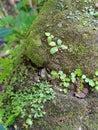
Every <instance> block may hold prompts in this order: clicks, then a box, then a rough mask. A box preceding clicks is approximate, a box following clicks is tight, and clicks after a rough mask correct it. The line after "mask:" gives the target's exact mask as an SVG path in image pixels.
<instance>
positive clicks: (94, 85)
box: [71, 69, 98, 91]
mask: <svg viewBox="0 0 98 130" xmlns="http://www.w3.org/2000/svg"><path fill="white" fill-rule="evenodd" d="M76 77H79V79H80V82H81V88H83V87H84V86H83V84H84V83H87V84H88V85H89V86H90V87H92V88H95V89H96V90H97V91H98V81H97V80H98V79H97V77H98V70H96V71H95V73H94V75H93V78H92V79H90V78H88V77H87V76H86V75H84V74H83V72H82V70H81V69H76V70H75V71H74V72H72V73H71V81H72V82H73V83H75V82H76Z"/></svg>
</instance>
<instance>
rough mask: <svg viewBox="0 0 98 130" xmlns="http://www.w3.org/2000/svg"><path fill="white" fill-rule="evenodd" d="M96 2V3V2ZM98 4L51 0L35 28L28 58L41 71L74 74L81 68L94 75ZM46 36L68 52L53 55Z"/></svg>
mask: <svg viewBox="0 0 98 130" xmlns="http://www.w3.org/2000/svg"><path fill="white" fill-rule="evenodd" d="M95 1H96V0H95ZM95 1H94V0H92V1H88V2H87V1H85V0H82V1H77V0H74V1H73V0H69V1H68V0H64V1H63V2H60V0H49V1H48V2H46V3H45V5H44V7H43V9H42V11H41V13H40V15H39V16H38V17H37V18H36V20H35V22H34V23H33V24H32V26H31V28H30V30H29V32H28V35H27V40H26V46H25V55H26V56H27V57H28V58H29V59H30V60H31V61H32V63H33V64H35V65H37V66H38V67H42V66H46V67H48V68H50V69H57V70H58V69H59V70H61V69H62V70H63V71H66V72H68V73H69V72H71V71H72V70H74V69H76V68H81V69H82V70H83V71H84V73H86V74H88V75H92V73H94V71H95V70H96V69H98V10H97V8H96V6H95ZM45 32H49V33H51V34H52V35H53V36H54V38H53V41H55V42H56V41H57V40H58V39H61V40H62V42H63V43H62V44H63V45H67V46H68V49H66V50H61V49H59V50H58V52H56V53H55V54H53V55H51V54H50V49H51V47H50V46H49V45H48V43H47V37H46V36H45Z"/></svg>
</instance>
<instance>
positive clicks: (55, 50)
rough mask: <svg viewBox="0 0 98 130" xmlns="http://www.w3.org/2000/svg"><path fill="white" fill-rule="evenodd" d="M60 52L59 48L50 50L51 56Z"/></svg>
mask: <svg viewBox="0 0 98 130" xmlns="http://www.w3.org/2000/svg"><path fill="white" fill-rule="evenodd" d="M57 51H58V48H57V47H53V48H51V49H50V54H54V53H56V52H57Z"/></svg>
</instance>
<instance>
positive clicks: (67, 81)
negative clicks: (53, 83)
mask: <svg viewBox="0 0 98 130" xmlns="http://www.w3.org/2000/svg"><path fill="white" fill-rule="evenodd" d="M51 75H52V77H53V78H58V79H60V86H63V87H64V89H63V92H64V93H67V89H68V87H69V85H70V81H71V80H70V78H68V77H67V75H66V74H64V73H63V71H59V72H56V71H55V70H52V71H51Z"/></svg>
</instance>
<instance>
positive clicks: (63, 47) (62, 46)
mask: <svg viewBox="0 0 98 130" xmlns="http://www.w3.org/2000/svg"><path fill="white" fill-rule="evenodd" d="M60 48H62V49H64V50H65V49H68V46H66V45H61V46H60Z"/></svg>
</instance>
